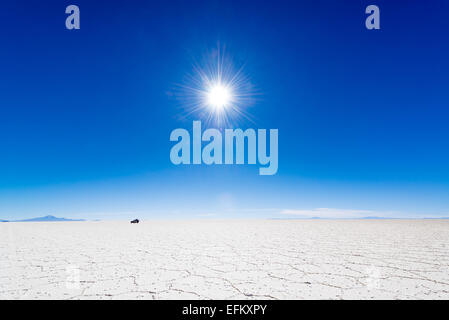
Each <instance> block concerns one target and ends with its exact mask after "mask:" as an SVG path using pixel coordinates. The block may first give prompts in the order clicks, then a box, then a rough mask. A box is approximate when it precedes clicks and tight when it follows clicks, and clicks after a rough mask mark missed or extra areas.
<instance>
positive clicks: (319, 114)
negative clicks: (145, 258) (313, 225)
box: [0, 0, 449, 219]
mask: <svg viewBox="0 0 449 320" xmlns="http://www.w3.org/2000/svg"><path fill="white" fill-rule="evenodd" d="M69 4H72V3H71V2H69V1H21V0H17V1H4V2H3V3H2V10H1V12H0V38H1V40H2V44H1V48H2V50H0V70H1V71H0V218H2V219H16V218H17V219H19V218H27V217H34V216H41V215H47V214H53V215H56V216H66V217H74V218H88V219H97V218H98V219H128V218H131V217H135V216H138V217H144V218H201V217H216V218H240V217H241V218H266V217H286V218H287V217H289V218H291V217H302V216H325V217H327V216H332V217H357V216H394V217H440V216H449V126H448V125H447V123H448V119H449V111H448V106H449V90H448V85H449V81H448V76H447V75H448V73H449V62H448V60H447V57H448V56H449V42H448V41H447V35H448V31H449V20H448V19H447V17H446V16H447V12H448V9H449V4H448V3H447V1H433V2H432V5H430V4H429V3H426V2H423V1H407V3H404V2H399V1H397V2H396V3H392V1H370V2H367V1H307V2H306V1H263V2H261V1H244V2H242V1H213V0H209V1H160V2H153V1H132V2H125V1H122V2H118V1H115V2H111V1H95V2H93V1H77V2H76V3H74V4H77V5H78V6H79V7H80V10H81V29H80V30H76V31H75V30H71V31H69V30H66V29H65V18H66V14H65V7H66V6H67V5H69ZM368 4H377V5H378V6H379V7H380V10H381V30H375V31H374V30H366V28H365V17H366V14H365V13H364V11H365V7H366V6H367V5H368ZM217 47H223V48H225V49H226V54H227V55H228V57H229V59H230V60H232V61H233V62H234V63H235V64H236V65H240V64H244V65H245V67H244V73H245V75H246V76H247V77H248V78H249V79H250V81H251V83H253V84H254V85H255V86H256V87H257V89H258V91H259V92H260V93H261V95H260V96H258V97H257V101H256V102H255V103H254V104H253V105H252V106H251V107H250V108H249V109H248V112H249V113H250V114H251V116H252V117H253V119H254V123H252V122H245V121H243V122H242V121H241V122H239V125H240V126H241V127H242V128H249V127H251V128H267V129H269V128H277V129H279V170H278V173H277V174H276V175H274V176H260V175H259V174H258V166H248V165H244V166H236V165H231V166H229V165H228V166H206V165H201V166H174V165H173V164H172V163H171V162H170V158H169V153H170V148H171V146H172V145H173V143H172V142H170V141H169V136H170V132H171V131H172V130H173V129H175V128H187V129H190V128H191V126H192V121H193V120H201V119H197V118H196V117H195V115H192V116H190V117H187V118H184V119H180V117H179V113H180V109H181V108H182V105H180V104H182V101H180V100H179V99H176V88H177V85H178V84H179V83H182V81H184V79H185V78H186V76H187V75H189V74H190V73H191V72H192V64H193V61H201V59H202V57H204V55H205V54H207V52H210V51H211V50H214V49H215V48H217Z"/></svg>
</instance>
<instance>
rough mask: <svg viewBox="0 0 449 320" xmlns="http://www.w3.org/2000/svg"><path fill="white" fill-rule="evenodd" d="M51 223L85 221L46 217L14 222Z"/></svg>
mask: <svg viewBox="0 0 449 320" xmlns="http://www.w3.org/2000/svg"><path fill="white" fill-rule="evenodd" d="M46 221H47V222H50V221H85V220H84V219H66V218H57V217H55V216H45V217H38V218H32V219H24V220H14V222H46Z"/></svg>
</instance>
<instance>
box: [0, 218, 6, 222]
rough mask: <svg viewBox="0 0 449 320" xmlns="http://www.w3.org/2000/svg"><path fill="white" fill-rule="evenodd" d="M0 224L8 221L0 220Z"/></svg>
mask: <svg viewBox="0 0 449 320" xmlns="http://www.w3.org/2000/svg"><path fill="white" fill-rule="evenodd" d="M0 222H8V220H1V219H0Z"/></svg>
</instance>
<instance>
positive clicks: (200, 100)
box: [178, 47, 261, 127]
mask: <svg viewBox="0 0 449 320" xmlns="http://www.w3.org/2000/svg"><path fill="white" fill-rule="evenodd" d="M244 65H245V63H243V62H239V63H238V64H236V63H235V61H234V60H233V59H231V57H230V56H229V55H226V54H225V53H224V52H223V51H222V50H221V48H220V47H218V48H217V49H213V50H212V51H211V52H208V53H206V54H205V55H204V57H203V59H201V61H200V62H195V63H193V65H192V71H193V72H191V73H188V74H187V75H186V77H185V79H184V81H183V83H181V84H179V88H180V89H181V90H180V91H178V93H179V94H178V97H179V98H180V100H181V101H182V108H183V110H182V112H181V114H180V117H181V118H187V117H190V116H194V117H195V119H198V118H200V119H202V120H204V121H205V122H206V123H208V124H214V125H215V126H219V127H226V126H231V125H232V126H237V124H238V122H239V121H245V122H246V121H250V122H254V121H253V117H252V116H251V114H250V113H249V107H251V106H252V105H253V104H254V102H255V99H256V96H258V95H260V94H261V93H260V92H259V91H258V90H256V88H255V87H254V85H253V83H252V81H251V80H250V78H249V77H248V76H247V75H246V74H244V72H243V67H244Z"/></svg>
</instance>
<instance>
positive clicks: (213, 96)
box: [207, 84, 232, 111]
mask: <svg viewBox="0 0 449 320" xmlns="http://www.w3.org/2000/svg"><path fill="white" fill-rule="evenodd" d="M231 102H232V90H231V89H230V88H229V87H227V86H225V85H222V84H215V85H213V86H211V88H210V89H209V90H208V91H207V105H208V106H209V107H211V108H213V109H214V110H216V111H220V110H222V109H224V108H226V107H228V106H229V105H230V103H231Z"/></svg>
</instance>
